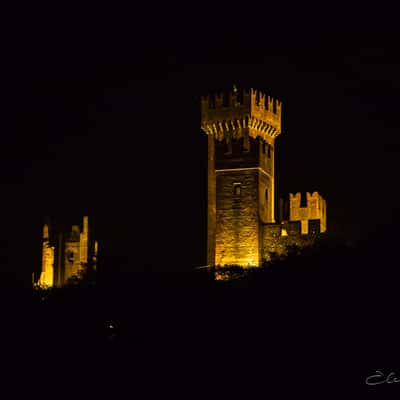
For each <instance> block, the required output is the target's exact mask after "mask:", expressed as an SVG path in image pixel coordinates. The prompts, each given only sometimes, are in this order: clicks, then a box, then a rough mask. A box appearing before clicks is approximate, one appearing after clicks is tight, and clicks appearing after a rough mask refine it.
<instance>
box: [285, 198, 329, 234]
mask: <svg viewBox="0 0 400 400" xmlns="http://www.w3.org/2000/svg"><path fill="white" fill-rule="evenodd" d="M289 209H290V211H289V220H290V221H301V223H302V232H303V233H307V232H308V221H309V220H314V219H319V220H320V221H321V232H325V231H326V201H325V200H324V199H323V198H322V196H321V195H320V194H319V193H318V192H313V193H309V192H307V193H306V202H305V204H304V205H303V206H302V204H301V193H295V194H292V193H290V194H289Z"/></svg>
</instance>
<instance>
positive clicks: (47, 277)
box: [38, 224, 54, 287]
mask: <svg viewBox="0 0 400 400" xmlns="http://www.w3.org/2000/svg"><path fill="white" fill-rule="evenodd" d="M53 283H54V247H52V246H51V245H50V237H49V226H48V225H47V224H45V225H44V226H43V244H42V272H41V273H40V278H39V282H38V285H39V286H40V287H52V286H53Z"/></svg>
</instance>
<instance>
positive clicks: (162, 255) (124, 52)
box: [0, 2, 400, 399]
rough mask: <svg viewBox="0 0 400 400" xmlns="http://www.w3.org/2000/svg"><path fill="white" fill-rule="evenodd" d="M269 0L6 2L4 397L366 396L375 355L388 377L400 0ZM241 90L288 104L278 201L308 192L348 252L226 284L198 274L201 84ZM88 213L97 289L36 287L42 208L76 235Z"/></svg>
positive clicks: (399, 351) (394, 292)
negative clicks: (323, 207)
mask: <svg viewBox="0 0 400 400" xmlns="http://www.w3.org/2000/svg"><path fill="white" fill-rule="evenodd" d="M274 3H276V4H275V5H271V4H268V3H267V2H264V3H263V4H261V5H255V4H250V3H249V2H247V3H246V2H241V3H235V2H230V4H229V5H225V6H222V5H220V6H218V5H217V4H216V3H215V2H214V4H206V3H204V2H201V3H198V2H186V3H185V4H179V5H174V4H172V3H170V2H165V3H164V4H163V5H161V4H158V3H157V2H145V3H138V2H131V3H130V7H125V8H123V7H120V6H118V5H117V4H116V3H114V2H107V3H105V5H104V6H103V5H102V4H101V2H97V3H94V4H91V5H88V4H87V3H85V5H84V4H83V2H80V3H79V4H77V5H74V4H73V3H72V2H68V3H65V4H62V3H59V2H53V4H52V5H50V4H45V5H41V4H39V3H38V2H33V3H32V4H30V5H27V4H15V5H13V4H11V3H10V5H7V6H3V8H2V16H3V17H4V21H2V24H1V28H0V29H1V30H2V32H1V33H2V36H1V37H2V44H1V47H0V54H1V66H2V72H1V75H0V76H1V90H0V98H1V111H2V113H1V118H0V134H1V138H0V185H1V200H2V203H1V206H2V207H1V234H0V245H1V250H2V251H1V258H0V307H1V306H2V307H1V312H0V318H1V324H0V325H1V326H0V343H1V344H2V345H3V348H2V352H1V361H2V366H3V368H2V373H1V375H0V376H1V378H2V380H1V381H2V388H1V389H3V390H2V392H4V391H5V387H4V386H3V384H4V383H7V382H12V385H13V387H12V390H13V391H12V393H13V394H14V397H18V396H15V393H16V392H17V391H18V390H20V389H22V390H24V389H25V390H29V396H30V397H32V396H33V397H35V395H36V394H40V396H42V395H43V394H47V393H50V394H51V395H53V398H54V395H56V396H57V395H58V394H59V393H61V392H62V393H64V391H66V390H71V391H72V392H73V398H84V397H85V398H93V397H94V396H93V393H95V392H98V393H101V395H102V397H104V394H106V395H107V394H109V395H108V397H109V398H119V397H118V396H117V395H116V391H117V390H120V391H121V392H123V398H124V399H125V398H136V397H137V396H135V395H136V393H138V392H139V389H138V388H139V387H140V386H143V388H144V392H145V393H146V394H147V395H148V394H149V393H150V392H152V391H154V390H156V391H157V390H160V391H161V394H160V395H157V396H151V395H150V396H149V395H148V396H146V397H147V398H157V399H166V398H173V399H176V398H178V396H177V395H176V390H179V389H180V390H181V392H184V391H185V393H182V394H183V396H182V398H185V399H192V398H193V392H195V393H196V394H197V393H200V391H201V390H203V391H204V394H203V393H202V398H204V399H208V398H210V394H211V397H214V396H213V395H214V394H216V393H217V391H215V390H214V386H215V385H218V384H219V385H220V386H221V396H218V395H217V396H215V397H218V398H231V396H229V395H227V391H229V390H232V391H233V392H234V393H235V394H237V393H238V388H239V386H240V385H242V386H243V388H244V392H245V393H244V395H243V396H241V397H242V398H245V399H252V398H286V397H287V398H294V396H284V395H282V392H283V391H284V390H293V389H294V390H295V391H296V396H295V398H298V397H299V395H298V394H299V393H301V390H302V389H304V388H307V394H308V389H309V388H316V387H317V386H320V387H321V388H323V391H324V394H325V393H326V391H329V392H330V393H331V392H333V391H338V392H340V395H341V396H336V398H343V393H346V394H347V393H349V392H348V391H347V389H346V390H343V388H344V387H346V386H347V383H349V384H350V385H353V386H354V387H356V389H357V390H359V389H360V387H362V388H364V389H368V392H369V393H371V391H374V389H375V388H371V387H367V385H365V378H366V377H368V376H369V375H372V374H374V372H375V371H376V369H377V368H384V370H383V371H384V374H389V373H391V372H392V371H394V372H396V373H397V377H400V370H399V359H400V347H399V346H398V342H399V333H400V332H399V329H398V326H397V325H398V317H397V316H398V310H399V291H398V277H399V273H398V270H397V269H398V251H397V248H398V229H397V227H398V226H400V224H399V223H400V218H399V202H398V198H399V195H400V191H399V185H398V171H399V168H398V161H399V159H400V150H399V149H400V146H399V145H400V139H399V137H400V129H399V118H398V115H399V109H400V56H399V48H400V46H399V43H400V40H399V39H400V28H399V23H398V12H397V10H389V9H387V8H385V7H383V5H382V4H381V3H376V2H375V3H374V4H373V7H371V8H368V6H367V4H364V5H363V6H362V8H361V7H359V6H358V5H351V4H350V2H348V3H347V4H346V5H345V6H342V5H340V4H339V3H338V2H335V3H328V2H319V3H318V5H317V4H313V5H308V6H307V5H306V4H305V3H304V2H298V5H295V4H294V3H290V2H281V3H279V4H278V3H277V2H274ZM233 84H236V85H237V86H238V87H239V88H256V89H260V90H262V91H263V92H266V93H267V94H269V95H272V96H273V97H275V98H277V99H279V100H281V101H282V103H283V109H282V113H283V133H282V135H281V136H280V137H279V138H278V139H277V141H276V189H277V197H278V196H284V197H286V196H288V193H290V192H292V193H294V192H298V191H301V192H302V193H304V192H307V191H308V192H312V191H318V192H320V194H321V195H322V196H323V197H324V198H325V199H326V201H327V215H328V230H330V231H331V232H334V233H335V234H336V235H337V236H338V237H341V238H343V237H344V239H345V243H346V246H339V245H337V246H336V244H337V243H334V245H333V246H332V247H329V246H331V242H329V243H328V245H327V247H326V248H323V250H322V252H321V253H318V250H317V252H316V253H312V251H314V249H312V250H311V252H310V253H305V256H304V258H301V257H302V255H301V257H300V258H296V257H297V256H298V254H295V255H294V256H293V258H290V257H289V258H288V260H287V261H285V262H283V263H281V264H279V263H277V264H275V266H274V263H272V268H269V266H268V268H267V269H266V271H265V270H263V269H257V270H256V271H252V274H249V275H250V277H249V278H248V279H247V280H245V279H244V280H236V281H233V283H232V282H220V281H215V280H214V279H213V277H212V278H210V276H211V275H207V273H208V271H206V270H196V271H195V272H192V271H193V267H195V266H201V265H204V264H205V263H206V229H207V227H206V222H207V210H206V205H207V204H206V199H207V138H206V135H205V133H203V132H202V131H201V129H200V96H202V95H207V94H208V93H215V92H219V91H222V90H230V89H232V87H233ZM83 215H88V216H89V225H90V227H91V228H92V229H93V230H94V232H95V235H96V238H97V239H98V241H99V248H100V257H99V269H98V270H99V273H98V275H96V279H97V277H98V281H96V285H92V286H90V285H91V284H92V282H89V283H84V285H86V284H87V286H83V290H82V291H80V289H79V287H75V286H73V287H69V288H66V289H65V288H62V289H59V290H58V289H57V290H54V291H50V292H42V291H33V290H31V274H32V272H33V271H34V272H36V274H38V273H39V271H40V266H41V265H40V264H41V245H42V240H41V239H42V237H41V235H42V226H43V223H44V221H45V217H46V216H49V217H50V218H51V221H52V223H53V228H54V229H56V230H58V229H63V230H64V229H65V230H67V229H69V228H70V227H71V225H73V224H81V222H82V217H83ZM310 254H311V255H310ZM315 254H316V256H315ZM313 257H314V258H313ZM319 257H320V258H319ZM299 259H300V261H298V260H299ZM310 260H311V262H310ZM321 260H322V261H321ZM282 265H283V266H284V267H283V268H281V266H282ZM370 265H371V268H369V266H370ZM260 270H261V272H260ZM102 271H106V272H108V273H109V274H107V273H104V274H103V273H100V272H102ZM113 271H115V272H116V274H115V275H112V272H113ZM129 271H140V272H143V271H150V274H146V273H143V274H142V273H137V274H135V273H134V274H132V275H134V278H132V275H129V274H128V273H127V274H126V275H124V274H123V273H119V272H129ZM163 271H166V272H168V273H166V274H159V272H163ZM176 271H179V273H173V272H176ZM182 271H191V272H190V273H187V274H185V273H182ZM204 271H205V272H204ZM161 275H162V276H161ZM36 276H37V275H36ZM160 276H161V277H160ZM177 277H178V278H177ZM114 278H115V280H113V279H114ZM98 282H99V284H98ZM104 283H105V284H104ZM225 283H226V285H225ZM230 285H231V286H230ZM8 286H11V287H12V290H11V291H9V290H8ZM15 287H18V288H19V287H21V288H23V289H27V290H21V291H18V290H14V288H15ZM242 288H244V289H245V290H242ZM248 288H250V289H251V290H246V289H248ZM3 289H4V290H3ZM64 289H65V291H64ZM197 289H199V290H197ZM203 289H204V290H203ZM236 289H237V290H236ZM2 295H3V296H2ZM7 352H8V353H9V355H10V357H6V356H7ZM396 367H397V371H396V370H395V368H396ZM391 368H393V369H391ZM8 374H9V375H10V376H13V377H14V379H15V383H16V384H14V382H13V381H12V380H11V379H8V376H7V375H8ZM385 376H386V375H385ZM246 377H247V380H246V379H245V378H246ZM29 379H31V380H32V382H29ZM80 382H83V383H84V384H86V387H87V388H88V389H87V390H88V396H85V395H83V393H84V392H83V391H82V389H81V388H80V387H79V383H80ZM274 382H275V383H276V386H277V389H278V391H279V393H280V394H281V396H278V397H277V396H272V397H271V396H268V394H269V393H268V391H271V385H272V384H273V383H274ZM397 382H400V378H397ZM50 384H52V385H53V386H54V390H53V389H52V388H51V389H50V386H51V385H50ZM107 384H108V385H109V392H106V390H105V389H104V388H105V387H106V385H107ZM385 385H386V383H384V384H382V385H381V386H380V387H379V388H376V389H377V391H379V393H382V392H384V391H385V388H384V386H385ZM84 386H85V385H84ZM387 386H390V385H386V387H387ZM391 387H392V388H393V387H395V388H396V389H397V391H398V390H399V389H400V384H397V385H396V384H395V383H394V384H393V385H391ZM168 389H170V391H171V394H172V395H171V396H170V395H169V393H168ZM257 389H259V391H260V392H259V393H260V394H261V395H262V396H261V397H260V395H258V396H257V397H256V396H254V395H252V393H251V391H253V392H255V391H257ZM172 392H173V393H172ZM85 394H86V393H85ZM218 394H219V393H218ZM397 396H398V395H397ZM3 397H4V398H7V396H3ZM21 397H22V396H21ZM25 397H26V396H24V398H25ZM351 397H352V396H350V398H351ZM354 397H355V396H354ZM358 397H360V398H365V396H357V398H358ZM121 398H122V396H121ZM139 398H143V396H140V397H139ZM307 398H308V397H307ZM317 398H319V399H321V398H326V395H322V396H321V395H320V394H319V395H318V397H317ZM379 398H383V397H382V396H379Z"/></svg>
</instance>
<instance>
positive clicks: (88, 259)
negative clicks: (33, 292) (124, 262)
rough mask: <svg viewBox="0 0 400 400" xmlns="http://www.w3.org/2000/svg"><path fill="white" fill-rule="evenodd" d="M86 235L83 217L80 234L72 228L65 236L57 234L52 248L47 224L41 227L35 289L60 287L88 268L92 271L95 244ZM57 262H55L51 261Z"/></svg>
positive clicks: (96, 253) (60, 233) (96, 250)
mask: <svg viewBox="0 0 400 400" xmlns="http://www.w3.org/2000/svg"><path fill="white" fill-rule="evenodd" d="M91 236H92V234H90V233H89V218H88V217H87V216H84V217H83V224H82V231H81V230H80V227H79V225H73V226H72V229H71V231H70V232H69V233H67V234H65V233H62V232H59V235H58V243H57V246H56V247H52V246H51V245H50V243H51V241H50V235H49V228H48V225H44V228H43V250H42V270H41V274H40V278H39V281H38V282H36V283H35V282H34V285H36V286H38V287H46V288H47V287H53V286H56V287H61V286H64V285H65V284H66V283H67V282H68V280H69V279H71V278H73V277H79V275H80V274H81V273H82V272H84V271H85V269H87V268H88V267H89V266H90V268H92V269H94V270H96V264H97V258H98V242H97V241H96V240H93V238H92V237H91ZM56 259H57V261H56V262H55V260H56Z"/></svg>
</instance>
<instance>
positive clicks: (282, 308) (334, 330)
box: [1, 251, 400, 398]
mask: <svg viewBox="0 0 400 400" xmlns="http://www.w3.org/2000/svg"><path fill="white" fill-rule="evenodd" d="M386 261H388V260H386ZM320 262H321V260H320V259H319V260H318V262H316V261H315V260H313V259H312V257H311V258H308V259H307V260H306V261H304V260H303V261H301V260H300V259H297V260H296V261H295V262H293V263H292V264H285V266H284V267H282V268H281V269H277V268H275V269H270V270H267V271H264V272H263V273H259V274H254V275H253V276H252V277H248V278H247V279H245V280H241V281H235V282H230V283H221V282H214V281H212V280H211V279H210V277H209V276H207V274H205V273H199V272H196V273H175V274H174V273H170V274H164V275H162V274H151V273H147V274H146V273H136V274H134V273H127V272H126V273H122V272H120V273H119V274H118V275H115V276H112V275H108V276H105V275H104V276H102V275H99V278H98V282H97V284H96V286H94V287H91V286H87V287H81V288H68V289H65V290H59V291H55V292H53V293H50V294H48V295H42V294H40V295H39V293H37V292H36V293H32V292H27V291H19V292H18V291H6V290H4V291H3V292H2V293H3V296H2V304H3V307H4V311H3V314H2V327H1V329H2V348H3V350H2V363H3V369H2V370H3V380H4V382H5V383H6V384H7V385H12V387H13V390H15V394H17V392H20V391H21V392H28V393H31V394H34V395H35V396H37V397H41V396H42V395H44V394H50V395H51V396H53V395H54V396H56V395H57V393H61V392H62V393H64V392H70V393H71V394H72V395H73V396H74V397H75V398H84V397H87V396H91V397H94V396H99V395H102V396H111V398H143V395H146V397H148V398H170V397H171V396H172V398H192V397H194V396H196V395H197V396H200V397H203V398H209V397H211V398H213V397H222V398H229V397H231V395H232V394H233V395H238V396H240V397H241V398H268V397H269V396H270V395H271V393H276V390H278V392H279V393H280V396H279V398H283V397H285V395H286V393H288V392H294V393H293V394H292V395H296V394H297V395H298V396H301V395H303V394H305V393H308V394H311V393H315V394H316V395H318V396H320V397H319V398H325V397H326V395H327V394H328V395H329V394H335V395H343V396H345V395H346V393H347V394H350V393H351V394H360V395H362V396H364V394H367V395H369V394H377V395H378V397H380V398H382V397H384V396H385V393H386V392H387V391H388V390H397V391H398V392H399V393H400V383H396V382H393V383H390V384H389V383H382V384H380V385H376V386H368V385H366V383H365V380H366V378H367V377H368V376H370V375H373V374H375V373H376V370H380V371H381V372H382V373H383V374H389V373H391V372H394V373H396V374H397V376H399V377H400V362H399V360H400V357H399V353H400V347H399V343H400V336H399V328H398V327H397V326H398V319H399V289H398V280H397V272H396V268H394V267H392V266H387V265H388V264H386V266H385V265H383V266H382V268H380V270H379V271H380V272H379V273H377V272H376V268H372V267H370V265H371V264H370V263H371V262H374V263H376V262H379V260H378V259H372V260H371V259H369V260H367V259H365V258H362V257H360V256H359V254H357V255H354V254H353V253H352V252H351V251H349V252H347V253H346V254H339V255H337V256H332V257H331V258H329V260H328V259H325V260H324V262H325V264H324V265H322V264H321V263H320ZM298 266H301V268H297V267H298ZM396 385H398V386H396ZM34 398H36V397H34ZM274 398H278V397H274Z"/></svg>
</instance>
